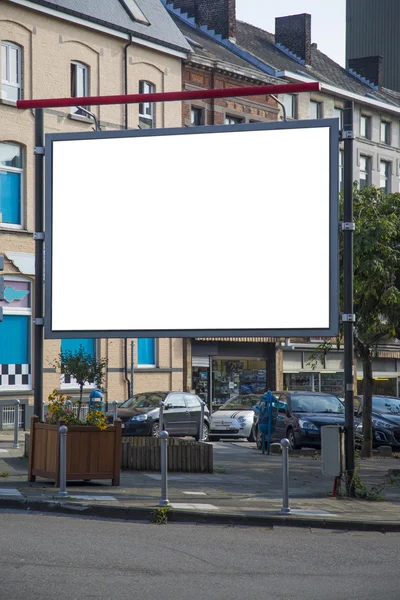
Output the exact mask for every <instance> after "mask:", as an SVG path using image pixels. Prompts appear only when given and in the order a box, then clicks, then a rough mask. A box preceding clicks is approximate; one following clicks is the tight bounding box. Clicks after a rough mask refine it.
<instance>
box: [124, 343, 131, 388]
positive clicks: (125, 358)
mask: <svg viewBox="0 0 400 600" xmlns="http://www.w3.org/2000/svg"><path fill="white" fill-rule="evenodd" d="M124 381H125V382H126V387H127V390H128V399H129V398H130V397H131V383H130V381H129V377H128V339H127V338H125V339H124Z"/></svg>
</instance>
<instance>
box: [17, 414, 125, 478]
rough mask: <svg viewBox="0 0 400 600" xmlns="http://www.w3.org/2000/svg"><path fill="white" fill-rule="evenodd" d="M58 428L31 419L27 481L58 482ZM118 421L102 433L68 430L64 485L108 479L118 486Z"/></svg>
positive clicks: (92, 429)
mask: <svg viewBox="0 0 400 600" xmlns="http://www.w3.org/2000/svg"><path fill="white" fill-rule="evenodd" d="M58 430H59V425H49V424H47V423H40V422H39V419H38V417H32V418H31V431H30V443H29V463H28V465H29V466H28V481H35V480H36V477H45V478H46V479H54V481H55V484H56V486H57V487H59V485H60V480H59V459H60V456H59V448H60V435H59V432H58ZM121 440H122V428H121V421H120V420H119V419H117V421H116V422H115V424H114V425H109V426H108V427H107V429H106V430H104V431H101V430H100V429H99V428H98V427H89V426H84V425H83V426H71V427H68V433H67V481H78V480H86V479H111V480H112V485H119V480H120V465H121Z"/></svg>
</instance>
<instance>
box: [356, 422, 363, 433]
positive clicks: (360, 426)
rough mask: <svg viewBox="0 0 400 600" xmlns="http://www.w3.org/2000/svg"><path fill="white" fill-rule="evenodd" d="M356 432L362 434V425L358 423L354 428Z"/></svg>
mask: <svg viewBox="0 0 400 600" xmlns="http://www.w3.org/2000/svg"><path fill="white" fill-rule="evenodd" d="M356 431H358V432H360V433H362V423H359V424H358V425H357V427H356Z"/></svg>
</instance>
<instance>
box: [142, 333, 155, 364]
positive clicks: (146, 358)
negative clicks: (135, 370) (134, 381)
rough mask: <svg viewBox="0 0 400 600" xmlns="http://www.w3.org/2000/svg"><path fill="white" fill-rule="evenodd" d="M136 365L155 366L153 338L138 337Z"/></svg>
mask: <svg viewBox="0 0 400 600" xmlns="http://www.w3.org/2000/svg"><path fill="white" fill-rule="evenodd" d="M138 365H139V367H155V365H156V340H155V339H154V338H139V339H138Z"/></svg>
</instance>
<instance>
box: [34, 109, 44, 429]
mask: <svg viewBox="0 0 400 600" xmlns="http://www.w3.org/2000/svg"><path fill="white" fill-rule="evenodd" d="M34 154H35V233H34V234H33V238H34V240H35V307H34V316H33V324H34V346H33V385H34V396H33V398H34V414H35V415H37V416H38V417H39V420H40V421H42V420H43V326H44V321H43V266H44V265H43V263H44V260H43V248H44V116H43V108H37V109H36V110H35V149H34Z"/></svg>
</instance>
